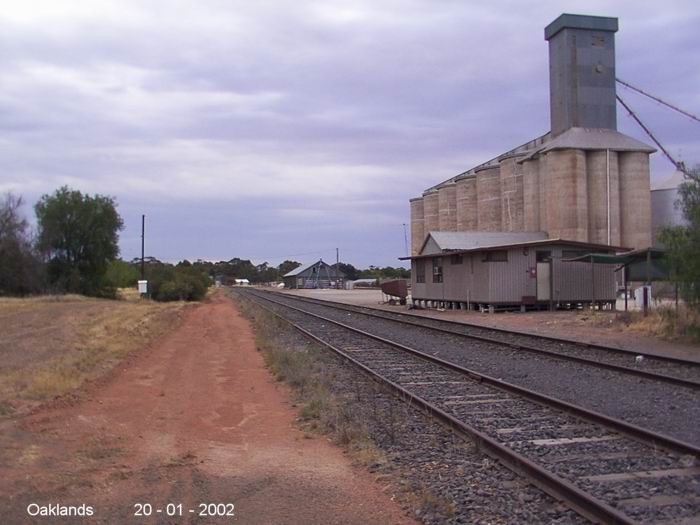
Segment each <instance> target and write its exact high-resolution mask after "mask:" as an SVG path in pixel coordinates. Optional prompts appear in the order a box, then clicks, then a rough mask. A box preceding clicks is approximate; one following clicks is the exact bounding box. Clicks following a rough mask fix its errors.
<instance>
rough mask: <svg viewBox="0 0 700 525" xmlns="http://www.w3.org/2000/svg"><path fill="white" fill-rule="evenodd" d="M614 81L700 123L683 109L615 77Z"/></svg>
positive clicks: (699, 120) (698, 119) (699, 119)
mask: <svg viewBox="0 0 700 525" xmlns="http://www.w3.org/2000/svg"><path fill="white" fill-rule="evenodd" d="M615 80H616V81H617V82H619V83H620V84H622V85H623V86H625V87H627V88H629V89H631V90H632V91H636V92H637V93H639V94H640V95H644V96H645V97H649V98H650V99H652V100H655V101H656V102H658V103H659V104H663V105H664V106H666V107H668V108H670V109H672V110H674V111H677V112H678V113H680V114H681V115H685V116H686V117H688V118H690V119H692V120H694V121H696V122H700V118H698V117H696V116H695V115H693V114H692V113H690V112H689V111H686V110H684V109H681V108H679V107H678V106H674V105H673V104H671V103H670V102H666V101H665V100H663V99H661V98H659V97H657V96H654V95H652V94H651V93H647V92H646V91H644V90H643V89H641V88H638V87H636V86H633V85H632V84H630V83H629V82H625V81H624V80H620V79H619V78H617V77H615Z"/></svg>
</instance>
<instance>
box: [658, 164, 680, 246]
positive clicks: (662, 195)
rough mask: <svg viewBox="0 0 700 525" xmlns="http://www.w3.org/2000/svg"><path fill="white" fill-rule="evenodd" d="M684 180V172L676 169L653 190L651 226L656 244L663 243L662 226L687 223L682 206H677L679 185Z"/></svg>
mask: <svg viewBox="0 0 700 525" xmlns="http://www.w3.org/2000/svg"><path fill="white" fill-rule="evenodd" d="M684 182H685V177H684V176H683V173H681V172H680V171H676V172H675V173H673V174H671V175H670V176H669V177H667V178H666V179H665V180H663V181H662V182H660V183H659V184H657V185H655V186H654V188H653V189H652V190H651V227H652V233H653V235H654V246H660V245H661V243H660V242H659V239H658V235H659V231H660V230H661V229H662V228H664V227H665V226H681V225H686V224H687V222H686V220H685V218H684V217H683V212H682V211H681V209H680V207H678V206H676V201H678V198H679V195H678V186H680V185H681V184H683V183H684Z"/></svg>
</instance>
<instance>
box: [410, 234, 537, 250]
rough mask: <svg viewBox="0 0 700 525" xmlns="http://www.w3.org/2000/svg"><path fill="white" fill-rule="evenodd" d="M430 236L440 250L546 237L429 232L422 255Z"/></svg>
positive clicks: (467, 248)
mask: <svg viewBox="0 0 700 525" xmlns="http://www.w3.org/2000/svg"><path fill="white" fill-rule="evenodd" d="M429 238H432V239H433V240H434V241H435V243H436V244H437V245H438V247H439V248H440V250H441V251H444V250H469V249H472V248H478V247H481V246H493V245H495V244H513V243H518V242H526V241H539V240H543V239H546V238H547V234H546V233H545V232H483V231H466V232H443V231H436V232H429V234H428V237H426V239H425V241H424V242H423V246H421V249H420V253H421V255H423V253H422V252H423V250H424V249H425V246H426V244H427V243H428V239H429Z"/></svg>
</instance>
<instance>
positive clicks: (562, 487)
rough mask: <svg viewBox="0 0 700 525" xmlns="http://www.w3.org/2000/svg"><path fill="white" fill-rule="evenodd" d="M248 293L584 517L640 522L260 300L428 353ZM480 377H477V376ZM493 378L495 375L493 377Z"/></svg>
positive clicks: (263, 306)
mask: <svg viewBox="0 0 700 525" xmlns="http://www.w3.org/2000/svg"><path fill="white" fill-rule="evenodd" d="M244 295H245V296H248V297H249V296H251V295H252V296H253V297H256V298H257V299H258V300H257V301H254V302H255V303H256V304H257V305H258V306H259V307H261V308H263V309H265V310H266V311H267V312H269V313H270V314H272V315H274V316H275V317H277V318H279V319H281V320H283V321H284V322H286V323H288V324H289V325H290V326H292V327H293V328H295V329H296V330H298V331H299V332H301V333H302V334H304V335H305V336H306V337H308V338H309V339H311V340H313V341H315V342H317V343H319V344H321V345H322V346H324V347H326V348H328V349H330V350H332V351H333V352H334V353H336V354H338V355H340V356H341V357H343V358H344V359H345V360H347V361H349V362H350V363H352V364H353V365H354V366H356V367H358V368H359V369H360V370H362V371H363V372H364V373H366V374H368V375H369V376H370V377H371V378H372V379H373V380H375V381H377V382H378V383H379V384H381V385H384V386H387V387H389V388H390V390H391V391H393V392H394V393H395V394H396V395H397V396H398V397H399V398H401V399H402V400H404V401H406V400H407V401H408V402H409V403H410V404H411V405H413V406H418V407H420V408H421V409H423V410H425V411H426V412H427V413H429V414H431V415H432V416H433V417H435V418H436V419H437V420H438V421H440V422H441V423H442V424H444V425H447V426H448V427H450V428H452V429H454V430H456V431H457V432H459V433H461V434H462V435H465V436H466V437H467V438H468V439H469V440H471V441H473V442H475V443H476V444H477V446H479V447H481V449H482V450H484V452H486V453H487V454H488V455H489V456H491V457H493V458H495V459H497V460H498V461H499V462H500V463H501V464H503V465H504V466H505V467H506V468H508V469H510V470H511V471H513V472H515V473H516V474H518V475H520V476H522V477H524V478H526V479H528V480H529V481H530V482H531V483H532V484H534V485H535V486H537V487H539V488H540V489H541V490H543V491H544V492H546V493H547V494H549V495H550V496H552V497H553V498H555V499H557V500H560V501H563V502H565V503H567V504H568V506H569V507H570V508H571V509H572V510H574V511H576V512H578V513H579V514H581V515H582V516H584V517H586V518H588V519H591V520H593V521H595V522H601V523H610V524H620V525H622V524H624V525H634V524H636V523H637V522H635V521H633V520H631V519H630V518H629V517H628V516H626V515H625V514H623V513H622V512H620V511H618V510H617V509H615V508H613V507H611V506H610V505H608V504H607V503H605V502H603V501H601V500H599V499H598V498H595V497H594V496H591V495H590V494H588V493H586V492H585V491H582V490H581V489H579V488H578V487H576V486H575V485H574V484H572V483H570V482H569V481H566V480H564V479H562V478H560V477H559V476H557V475H555V474H553V473H551V472H549V471H548V470H546V469H544V468H542V467H541V466H539V465H538V464H536V463H534V462H533V461H531V460H529V459H528V458H526V457H525V456H523V455H521V454H519V453H517V452H515V451H514V450H512V449H510V448H508V447H505V446H504V445H502V444H500V443H499V442H497V441H496V440H494V439H493V438H491V437H490V436H488V435H487V434H485V433H483V432H481V431H480V430H478V429H477V428H475V427H473V426H471V425H468V424H466V423H464V422H463V421H460V420H459V419H457V418H456V417H454V416H452V415H450V414H448V413H446V412H445V411H443V410H442V409H440V408H439V407H437V406H435V405H434V404H432V403H430V402H428V401H426V400H424V399H423V398H422V397H420V396H417V395H415V394H413V393H411V392H410V391H409V390H407V389H405V388H404V387H402V386H400V385H398V384H396V383H394V382H393V381H391V380H389V379H387V378H385V377H383V376H382V375H380V374H378V373H377V372H375V371H374V370H372V369H371V368H369V367H368V366H366V365H364V364H363V363H360V362H359V361H358V360H356V359H355V358H354V357H352V356H350V355H348V354H347V353H345V352H344V351H343V350H341V349H340V348H338V347H336V346H334V345H332V344H331V343H329V342H327V341H324V340H323V339H321V338H319V337H318V336H316V335H314V334H313V333H311V332H310V331H308V330H306V329H305V328H303V327H301V326H300V325H298V324H297V323H295V322H293V321H291V320H289V319H287V318H285V317H284V316H282V315H280V314H279V313H277V312H275V311H274V310H272V309H270V308H269V307H267V306H265V305H263V304H261V303H260V301H259V300H260V299H263V300H267V301H270V302H272V303H275V304H279V305H280V306H283V307H285V308H289V309H291V310H297V311H299V312H303V313H306V314H307V315H311V316H313V317H317V318H319V319H323V320H325V321H328V322H331V323H333V324H336V325H338V326H342V327H344V328H347V329H349V330H351V331H353V332H357V333H359V334H362V335H365V336H367V337H369V338H371V339H376V340H379V341H382V342H386V344H389V345H391V346H394V347H396V348H399V349H404V350H408V351H410V352H411V353H412V354H417V355H420V356H421V357H432V356H428V355H427V354H422V353H421V352H418V351H417V350H413V349H409V348H408V347H404V346H403V345H399V344H397V343H393V342H391V341H386V340H383V339H382V338H379V337H377V336H374V335H372V334H368V333H363V332H362V331H361V330H358V329H356V328H353V327H348V326H346V325H343V324H342V323H339V322H337V321H333V320H331V319H325V318H323V317H322V316H318V315H317V314H313V313H309V312H306V311H304V310H301V309H299V308H296V307H293V306H290V305H286V304H284V303H279V302H277V301H273V300H271V299H269V298H267V297H261V296H259V295H256V294H254V293H250V292H248V293H245V294H244ZM430 360H431V361H434V362H440V361H441V360H440V359H437V358H431V359H430ZM441 364H445V365H448V366H450V368H454V369H459V368H460V367H455V365H451V364H450V363H446V362H444V363H441ZM464 371H465V372H467V373H468V375H469V376H470V377H472V378H473V379H476V380H479V377H478V376H479V374H475V373H471V372H468V371H466V369H464ZM474 376H477V377H474ZM490 379H493V378H490ZM493 380H494V381H496V382H497V383H501V382H500V381H499V380H497V379H493Z"/></svg>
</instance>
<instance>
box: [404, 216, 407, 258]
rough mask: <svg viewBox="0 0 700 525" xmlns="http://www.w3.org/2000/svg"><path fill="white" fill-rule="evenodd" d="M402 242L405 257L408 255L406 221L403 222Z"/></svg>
mask: <svg viewBox="0 0 700 525" xmlns="http://www.w3.org/2000/svg"><path fill="white" fill-rule="evenodd" d="M403 244H404V248H405V249H406V257H408V234H407V233H406V223H405V222H404V223H403Z"/></svg>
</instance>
